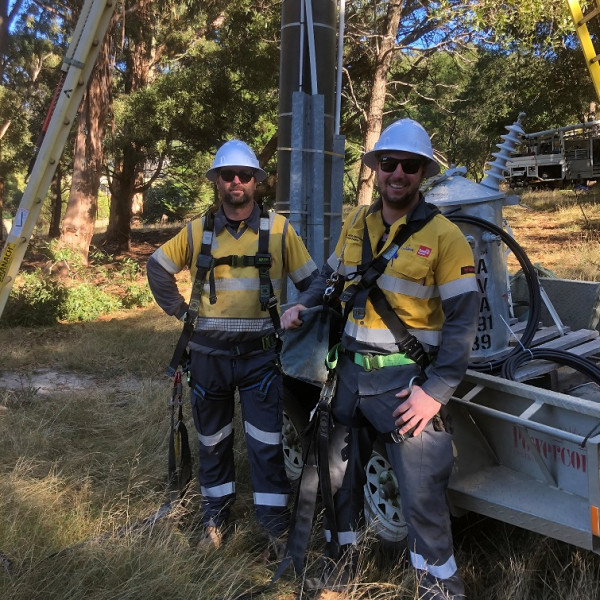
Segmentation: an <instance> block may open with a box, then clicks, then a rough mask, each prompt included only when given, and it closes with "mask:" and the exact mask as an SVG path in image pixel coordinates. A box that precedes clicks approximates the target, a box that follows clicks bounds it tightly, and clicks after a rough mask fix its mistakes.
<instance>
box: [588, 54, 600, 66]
mask: <svg viewBox="0 0 600 600" xmlns="http://www.w3.org/2000/svg"><path fill="white" fill-rule="evenodd" d="M597 62H600V54H596V56H594V58H590V64H593V63H597Z"/></svg>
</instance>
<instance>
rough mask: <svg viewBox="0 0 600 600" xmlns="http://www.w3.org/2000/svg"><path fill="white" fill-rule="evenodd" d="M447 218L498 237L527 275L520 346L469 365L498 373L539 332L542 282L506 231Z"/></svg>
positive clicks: (461, 218)
mask: <svg viewBox="0 0 600 600" xmlns="http://www.w3.org/2000/svg"><path fill="white" fill-rule="evenodd" d="M447 217H448V219H450V221H452V222H454V223H468V224H469V225H475V226H477V227H480V228H481V229H487V230H488V231H491V232H492V233H493V234H495V235H497V236H498V237H499V238H500V239H501V240H502V241H503V242H504V243H505V244H506V245H507V246H508V247H509V248H510V250H511V251H512V253H513V254H514V255H515V257H516V259H517V260H518V261H519V264H520V265H521V269H523V274H524V275H525V280H526V281H527V291H528V294H529V314H528V316H527V324H526V326H525V329H524V330H523V334H522V335H521V341H520V345H518V346H515V348H514V349H513V350H512V352H510V353H509V354H508V355H507V356H504V357H503V358H498V359H494V360H488V361H485V362H483V361H481V362H472V363H470V364H469V368H470V369H472V370H473V371H479V372H482V373H496V372H498V371H499V370H500V369H501V368H502V366H503V364H504V362H505V361H506V360H507V359H508V358H510V357H512V356H516V355H518V354H520V353H521V352H522V351H523V350H522V348H523V347H524V348H528V347H529V344H531V341H532V340H533V336H534V335H535V332H536V331H537V328H538V323H539V320H540V311H541V306H542V296H541V294H540V282H539V280H538V276H537V272H536V270H535V267H534V266H533V265H532V264H531V261H530V260H529V258H528V256H527V254H525V251H524V250H523V248H521V246H519V244H518V243H517V242H516V240H515V239H514V238H513V237H512V236H511V235H510V234H508V233H507V232H506V231H504V229H502V228H500V227H498V226H496V225H494V223H490V222H489V221H486V220H485V219H480V218H479V217H473V216H470V215H457V214H449V215H447Z"/></svg>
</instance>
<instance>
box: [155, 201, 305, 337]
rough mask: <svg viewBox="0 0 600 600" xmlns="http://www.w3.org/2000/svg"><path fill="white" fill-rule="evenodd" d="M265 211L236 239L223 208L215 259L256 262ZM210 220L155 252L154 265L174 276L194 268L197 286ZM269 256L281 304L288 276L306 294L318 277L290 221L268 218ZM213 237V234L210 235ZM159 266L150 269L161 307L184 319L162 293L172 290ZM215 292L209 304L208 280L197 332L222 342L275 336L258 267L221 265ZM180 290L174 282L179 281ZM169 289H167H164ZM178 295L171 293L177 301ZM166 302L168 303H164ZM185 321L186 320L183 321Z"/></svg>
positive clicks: (256, 213) (196, 224)
mask: <svg viewBox="0 0 600 600" xmlns="http://www.w3.org/2000/svg"><path fill="white" fill-rule="evenodd" d="M261 219H262V217H261V211H260V208H259V207H258V205H255V206H254V210H253V212H252V214H251V216H250V217H249V218H248V219H247V221H242V222H241V223H240V224H239V228H238V232H237V233H234V232H232V231H231V229H230V228H229V227H227V220H226V218H225V215H224V213H223V210H222V208H219V210H218V211H217V213H216V214H215V222H214V231H213V232H212V252H211V254H212V256H213V258H215V259H217V258H220V257H225V256H230V255H235V256H254V255H255V254H256V253H257V252H258V240H259V225H260V221H261ZM204 222H205V218H204V217H200V218H197V219H194V220H193V221H191V222H190V223H188V225H187V226H186V227H184V228H183V229H181V231H180V232H179V233H178V234H177V235H176V236H175V237H173V238H172V239H171V240H169V241H168V242H166V243H165V244H163V245H162V246H161V247H160V248H159V249H158V250H156V251H155V252H154V254H153V255H152V257H151V259H150V260H151V261H153V262H155V263H156V262H157V263H158V264H159V265H160V267H162V270H164V271H166V273H168V274H169V275H171V276H173V275H174V274H176V273H178V272H179V271H181V270H182V269H183V268H184V267H186V266H188V267H189V268H190V274H191V277H192V280H193V279H194V278H195V276H196V271H197V269H196V259H197V256H198V253H199V252H200V248H201V246H202V240H203V236H204V234H205V231H204ZM265 225H268V228H269V253H270V254H271V268H270V270H269V277H270V279H271V283H272V286H273V291H274V293H275V295H276V297H277V300H278V302H279V300H280V296H281V289H282V285H283V282H284V281H285V275H286V274H287V275H288V276H289V277H290V279H291V281H292V282H293V283H294V284H295V285H296V287H299V289H305V288H306V287H307V286H308V284H309V283H310V281H311V279H312V278H313V277H314V276H315V274H316V271H317V267H316V265H315V263H314V261H313V260H312V259H311V257H310V255H309V254H308V251H307V250H306V248H305V246H304V243H303V242H302V240H301V239H300V237H299V236H298V235H297V234H296V232H295V231H294V229H293V228H292V227H291V226H290V225H289V221H288V220H287V219H286V218H285V217H283V216H281V215H278V214H275V213H268V223H267V224H265ZM206 235H207V236H210V232H206ZM155 266H156V265H153V268H150V267H151V265H150V261H149V264H148V278H149V280H150V284H151V288H152V290H153V292H154V295H155V298H156V300H157V302H158V303H159V304H160V305H161V306H162V308H163V309H165V311H166V312H168V313H169V314H178V309H177V308H176V306H178V305H179V304H182V302H183V298H182V297H181V296H180V295H179V296H178V297H179V298H180V299H181V301H177V298H175V300H176V302H175V303H174V302H173V301H172V300H169V299H168V298H167V296H166V294H165V295H164V296H163V295H162V294H159V293H157V290H159V289H160V285H159V282H158V279H159V278H160V283H163V284H164V285H167V284H166V283H165V280H163V279H162V277H161V276H160V274H156V273H157V270H156V268H155ZM214 278H215V290H216V296H217V301H216V303H214V304H211V303H210V302H209V277H208V276H207V278H206V281H205V285H204V290H203V293H202V297H201V301H200V307H199V311H198V319H197V322H196V331H198V332H201V333H202V334H203V335H205V336H209V337H213V338H214V339H218V340H221V341H229V340H232V341H244V340H248V339H255V338H257V337H260V336H262V335H265V333H268V332H270V331H272V330H273V324H272V321H271V318H270V315H269V313H268V311H266V310H265V311H263V310H261V306H260V301H259V274H258V269H257V268H256V267H254V266H235V267H234V266H231V265H218V266H216V267H214ZM173 285H174V281H173ZM163 287H164V286H163ZM172 293H173V290H172V289H171V298H172ZM161 300H162V301H161ZM178 316H180V315H178Z"/></svg>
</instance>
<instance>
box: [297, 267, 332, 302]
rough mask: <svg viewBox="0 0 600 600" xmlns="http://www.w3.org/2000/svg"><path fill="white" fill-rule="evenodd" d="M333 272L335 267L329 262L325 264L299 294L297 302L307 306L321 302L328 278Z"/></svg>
mask: <svg viewBox="0 0 600 600" xmlns="http://www.w3.org/2000/svg"><path fill="white" fill-rule="evenodd" d="M332 273H333V269H332V268H331V267H330V266H329V265H328V264H324V265H323V267H322V269H321V272H320V273H319V274H318V275H317V276H316V277H315V278H314V279H313V280H312V281H311V283H310V286H309V287H308V289H307V290H305V291H304V292H302V293H301V294H300V295H299V296H298V301H297V304H303V305H304V306H306V308H311V307H313V306H318V305H319V304H321V303H322V302H323V294H324V293H325V288H326V287H327V279H328V278H329V277H330V275H331V274H332Z"/></svg>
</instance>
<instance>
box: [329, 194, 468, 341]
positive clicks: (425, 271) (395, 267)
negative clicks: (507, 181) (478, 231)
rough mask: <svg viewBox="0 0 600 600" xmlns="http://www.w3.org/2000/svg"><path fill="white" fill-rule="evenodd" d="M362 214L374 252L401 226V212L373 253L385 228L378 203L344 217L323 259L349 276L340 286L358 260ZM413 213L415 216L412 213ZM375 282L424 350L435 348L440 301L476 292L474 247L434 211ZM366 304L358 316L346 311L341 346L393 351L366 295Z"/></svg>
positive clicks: (439, 328)
mask: <svg viewBox="0 0 600 600" xmlns="http://www.w3.org/2000/svg"><path fill="white" fill-rule="evenodd" d="M379 206H380V205H379ZM422 208H423V207H422V206H421V207H417V209H416V210H417V211H418V210H420V209H422ZM365 214H366V224H367V228H368V234H369V238H370V245H371V250H372V253H373V254H372V255H373V257H376V256H379V255H380V254H383V253H384V252H385V251H386V250H387V249H388V248H389V247H390V245H391V244H392V241H393V238H394V237H395V235H396V233H397V232H398V229H399V228H400V227H404V226H405V225H406V217H402V218H401V219H399V220H398V221H396V222H395V223H394V224H393V225H392V226H391V228H390V231H389V234H388V237H387V240H386V242H385V243H384V245H383V247H382V248H381V250H380V251H379V252H377V243H378V242H379V240H381V238H382V236H383V235H384V233H385V224H384V222H383V218H382V214H381V210H378V205H377V204H376V205H374V206H372V207H371V209H370V210H366V209H365V207H358V208H356V209H355V210H354V211H353V212H352V213H351V214H350V215H349V216H348V217H347V218H346V220H345V223H344V227H343V229H342V233H341V235H340V239H339V240H338V243H337V245H336V249H335V252H334V254H332V256H330V257H329V259H328V264H329V266H330V267H331V268H332V269H333V270H334V271H335V270H338V271H339V272H340V273H341V274H343V275H344V276H346V277H350V280H347V281H346V284H345V287H348V286H349V285H351V284H352V283H353V281H352V275H353V274H354V273H356V271H357V267H358V266H359V265H360V264H361V262H362V247H363V233H364V228H365ZM415 218H418V215H417V214H415ZM377 285H378V286H379V287H380V288H381V290H382V291H383V293H384V295H385V297H386V300H387V301H388V302H389V304H390V306H391V307H392V309H393V310H394V312H395V313H396V314H397V315H398V316H399V317H400V319H401V320H402V321H403V323H404V325H405V326H406V327H407V329H408V330H409V331H410V333H412V334H413V335H414V336H415V337H416V338H417V339H418V340H419V341H420V342H421V343H422V344H424V345H425V348H426V349H430V348H434V347H438V346H440V343H441V331H442V326H443V324H444V319H445V317H444V312H443V310H442V302H444V301H445V300H448V301H451V300H452V298H455V297H460V296H461V295H462V294H466V293H470V292H475V293H477V292H478V288H477V282H476V279H475V267H474V259H473V252H472V250H471V247H470V246H469V244H468V242H467V240H466V239H465V237H464V235H463V234H462V232H461V231H460V229H459V228H458V227H457V226H456V225H455V224H453V223H451V222H450V221H449V220H448V219H446V218H445V217H444V216H442V215H440V214H438V215H436V216H435V217H433V219H432V220H431V221H430V222H429V223H427V224H426V225H425V226H424V227H423V228H422V229H420V230H419V231H417V232H416V233H414V234H413V235H412V236H411V237H410V238H409V239H408V241H407V242H405V243H404V244H403V245H402V247H401V248H400V249H399V250H398V251H397V252H396V253H395V255H394V256H393V257H392V259H391V260H390V261H389V262H388V264H387V266H386V268H385V270H384V272H383V273H382V275H380V276H379V278H378V279H377ZM365 309H366V310H365V316H364V318H362V319H355V318H354V315H353V314H352V311H350V314H349V317H348V321H347V323H346V327H345V330H344V340H343V342H344V346H346V347H347V348H348V349H350V350H355V351H360V350H363V351H364V350H365V349H368V350H375V351H377V352H383V353H386V352H397V351H398V350H397V346H396V344H395V343H394V336H393V334H392V332H391V331H390V330H389V329H388V328H387V327H386V325H385V323H384V322H383V320H382V318H381V317H380V316H379V314H378V313H377V312H376V311H375V309H374V308H373V305H372V304H371V301H370V300H367V302H366V306H365ZM471 317H472V316H471V315H470V316H469V319H471Z"/></svg>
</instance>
